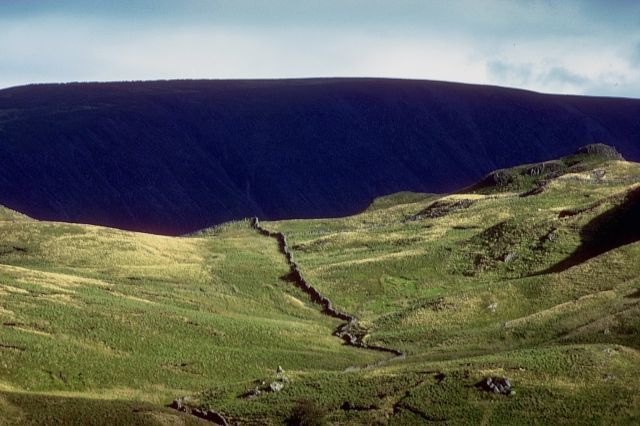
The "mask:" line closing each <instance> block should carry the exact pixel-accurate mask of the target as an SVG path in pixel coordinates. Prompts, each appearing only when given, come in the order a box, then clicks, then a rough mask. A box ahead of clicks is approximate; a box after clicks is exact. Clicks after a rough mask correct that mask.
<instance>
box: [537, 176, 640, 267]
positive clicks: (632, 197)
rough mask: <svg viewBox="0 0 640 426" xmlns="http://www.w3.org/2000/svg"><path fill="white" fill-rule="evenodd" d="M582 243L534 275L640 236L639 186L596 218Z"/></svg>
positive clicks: (582, 236) (586, 257)
mask: <svg viewBox="0 0 640 426" xmlns="http://www.w3.org/2000/svg"><path fill="white" fill-rule="evenodd" d="M580 238H581V241H582V243H581V244H580V246H579V247H578V248H577V249H576V250H575V251H574V252H573V253H571V254H570V255H569V257H567V258H566V259H564V260H562V261H561V262H559V263H556V264H555V265H553V266H551V267H549V268H547V269H545V270H543V271H540V272H537V273H535V274H533V275H542V274H548V273H556V272H562V271H566V270H567V269H569V268H571V267H573V266H576V265H579V264H581V263H583V262H586V261H587V260H589V259H592V258H594V257H596V256H599V255H601V254H603V253H606V252H608V251H610V250H613V249H616V248H618V247H621V246H624V245H626V244H631V243H634V242H636V241H639V240H640V188H638V189H635V190H633V191H630V192H629V193H628V194H627V196H626V198H625V200H624V202H623V203H622V204H620V205H619V206H617V207H614V208H612V209H610V210H607V211H606V212H605V213H603V214H601V215H600V216H597V217H595V218H593V219H592V220H591V221H590V222H589V223H587V224H586V225H585V226H584V228H582V231H581V232H580Z"/></svg>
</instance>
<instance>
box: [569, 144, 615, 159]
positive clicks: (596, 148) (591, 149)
mask: <svg viewBox="0 0 640 426" xmlns="http://www.w3.org/2000/svg"><path fill="white" fill-rule="evenodd" d="M576 154H585V155H598V156H600V157H603V158H606V159H608V160H624V157H622V154H620V153H619V152H618V150H617V149H615V148H614V147H612V146H609V145H605V144H603V143H593V144H589V145H585V146H581V147H580V148H578V150H577V151H576Z"/></svg>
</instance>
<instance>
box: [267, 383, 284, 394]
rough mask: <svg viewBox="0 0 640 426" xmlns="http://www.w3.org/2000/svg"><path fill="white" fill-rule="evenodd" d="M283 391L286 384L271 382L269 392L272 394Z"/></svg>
mask: <svg viewBox="0 0 640 426" xmlns="http://www.w3.org/2000/svg"><path fill="white" fill-rule="evenodd" d="M282 389H284V383H282V382H271V383H270V384H269V390H270V391H271V392H280V391H281V390H282Z"/></svg>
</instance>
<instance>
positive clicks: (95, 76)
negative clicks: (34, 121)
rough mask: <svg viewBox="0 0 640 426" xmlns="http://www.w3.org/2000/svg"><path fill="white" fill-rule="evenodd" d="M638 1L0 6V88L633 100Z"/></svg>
mask: <svg viewBox="0 0 640 426" xmlns="http://www.w3.org/2000/svg"><path fill="white" fill-rule="evenodd" d="M638 22H640V2H635V1H624V0H619V1H616V2H615V3H611V2H604V1H590V0H584V1H578V0H575V1H573V0H567V1H563V2H551V1H541V0H540V1H503V0H488V1H482V2H478V1H470V0H458V1H450V2H440V1H438V2H436V1H419V0H404V1H403V0H399V1H382V0H369V1H364V0H341V1H337V0H325V1H322V2H321V1H311V0H299V1H295V2H294V1H284V0H270V1H262V0H255V1H247V0H234V1H231V0H209V1H205V0H184V1H181V2H175V1H168V0H156V1H150V0H130V1H126V2H125V1H122V0H112V1H109V2H101V1H96V0H84V1H73V0H58V1H53V0H51V1H47V0H43V1H32V0H26V1H20V2H2V3H0V28H2V31H0V57H1V58H2V60H0V87H8V86H13V85H19V84H27V83H34V82H58V81H96V80H99V81H103V80H148V79H171V78H287V77H317V76H366V77H397V78H416V79H434V80H447V81H460V82H468V83H480V84H495V85H502V86H512V87H520V88H524V89H529V90H536V91H542V92H552V93H576V94H590V95H603V96H628V97H640V25H637V23H638Z"/></svg>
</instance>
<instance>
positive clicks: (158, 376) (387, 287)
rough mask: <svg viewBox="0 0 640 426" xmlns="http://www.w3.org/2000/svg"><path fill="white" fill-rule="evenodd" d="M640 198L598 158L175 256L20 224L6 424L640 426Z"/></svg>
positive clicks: (99, 235) (4, 343)
mask: <svg viewBox="0 0 640 426" xmlns="http://www.w3.org/2000/svg"><path fill="white" fill-rule="evenodd" d="M639 191H640V164H638V163H634V162H629V161H625V160H624V159H623V158H622V157H621V156H619V155H618V154H617V152H615V151H614V150H613V149H612V148H609V147H606V146H603V145H591V146H589V147H588V148H587V149H581V150H579V151H577V152H576V153H575V154H573V155H569V156H567V157H563V158H560V159H556V160H550V161H547V162H542V163H535V164H529V165H524V166H518V167H514V168H509V169H503V170H499V171H496V172H494V173H491V174H489V175H487V176H486V177H485V178H483V179H481V180H479V181H478V184H476V185H473V186H470V187H467V188H466V189H463V190H460V191H459V192H455V193H450V194H443V195H436V194H426V193H412V192H401V193H397V194H394V195H390V196H386V197H382V198H378V199H377V200H376V201H375V202H374V203H373V204H371V205H370V206H369V207H368V208H367V209H366V210H364V211H362V212H360V213H358V214H355V215H352V216H345V217H341V218H331V219H295V220H281V221H273V220H271V221H269V220H262V218H260V219H261V220H257V219H250V218H247V219H245V220H238V221H231V222H227V223H224V224H221V225H218V226H215V227H211V228H206V229H203V230H201V231H197V232H194V233H191V234H187V235H182V236H176V237H172V236H162V235H153V234H146V233H140V232H130V231H123V230H118V229H114V228H106V227H101V226H94V225H81V224H72V223H61V222H49V221H39V220H34V219H32V218H30V217H28V216H25V215H23V214H20V213H17V212H15V211H13V210H10V209H6V208H4V209H2V210H0V236H1V239H0V321H1V326H0V355H1V357H0V419H1V420H0V424H43V423H53V422H58V423H62V424H114V423H119V424H125V423H126V424H150V425H151V424H211V422H209V421H207V420H204V419H201V418H199V417H198V416H194V415H193V414H192V413H193V412H194V410H197V411H195V412H197V413H203V414H204V416H205V417H206V413H207V412H209V411H212V412H215V413H219V414H220V415H221V416H223V417H224V419H225V421H227V422H228V423H229V424H282V423H284V422H287V421H289V422H290V423H291V422H294V419H293V417H294V416H295V415H296V414H295V413H296V412H297V413H298V414H300V413H302V414H304V413H305V410H306V412H313V413H315V414H314V415H315V416H316V417H318V418H319V417H322V418H324V420H325V421H326V422H327V423H329V424H354V425H355V424H394V425H395V424H398V425H402V424H407V425H408V424H417V423H425V422H440V423H446V424H462V423H474V424H483V423H484V424H488V423H492V424H549V423H582V424H590V423H593V424H602V423H617V424H635V423H637V422H638V421H639V420H640V409H639V407H640V400H638V395H640V382H639V381H638V378H637V371H638V368H639V367H640V352H639V350H640V339H639V337H638V336H639V333H638V331H639V330H640V315H639V314H640V297H639V292H640V279H639V277H640V262H637V259H638V258H639V256H640V243H639V242H638V240H639V238H638V237H639V236H638V234H637V232H635V228H634V225H635V224H636V223H637V220H638V219H640V216H639V210H638V205H639V204H638V200H639V199H640V197H639V196H638V194H639V193H640V192H639ZM594 247H598V248H599V249H598V250H596V249H594ZM372 349H373V350H372ZM487 378H508V379H509V381H510V386H511V390H512V391H513V392H512V393H511V394H507V393H509V392H505V394H503V393H499V392H496V393H493V392H487V391H486V390H485V389H483V387H482V385H481V383H483V381H485V380H486V379H487ZM301 401H306V402H301ZM309 401H312V402H309ZM170 406H173V407H174V408H170ZM296 407H298V411H296ZM175 408H181V409H182V410H177V409H175ZM314 410H315V411H314ZM201 417H202V416H201Z"/></svg>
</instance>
